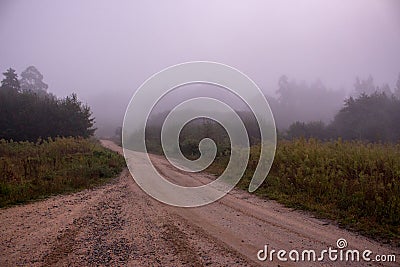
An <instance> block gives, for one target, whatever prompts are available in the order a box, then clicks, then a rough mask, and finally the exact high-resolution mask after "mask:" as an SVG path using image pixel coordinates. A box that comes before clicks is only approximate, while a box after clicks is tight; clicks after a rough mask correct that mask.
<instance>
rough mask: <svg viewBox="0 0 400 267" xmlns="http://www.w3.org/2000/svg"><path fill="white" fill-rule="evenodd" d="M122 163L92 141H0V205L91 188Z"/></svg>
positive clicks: (108, 176) (100, 182)
mask: <svg viewBox="0 0 400 267" xmlns="http://www.w3.org/2000/svg"><path fill="white" fill-rule="evenodd" d="M124 166H125V161H124V159H123V157H122V156H121V155H119V154H117V153H115V152H113V151H110V150H108V149H105V148H104V147H102V146H101V145H100V144H99V143H98V142H97V141H95V140H89V139H80V138H56V139H54V140H53V139H48V140H39V141H38V142H36V143H32V142H13V141H5V140H0V207H5V206H9V205H14V204H19V203H25V202H27V201H31V200H36V199H40V198H44V197H48V196H50V195H55V194H60V193H69V192H75V191H78V190H82V189H85V188H92V187H94V186H98V185H101V184H104V183H105V182H107V181H109V180H110V179H111V178H113V177H115V176H116V175H117V174H119V173H120V172H121V171H122V169H123V167H124Z"/></svg>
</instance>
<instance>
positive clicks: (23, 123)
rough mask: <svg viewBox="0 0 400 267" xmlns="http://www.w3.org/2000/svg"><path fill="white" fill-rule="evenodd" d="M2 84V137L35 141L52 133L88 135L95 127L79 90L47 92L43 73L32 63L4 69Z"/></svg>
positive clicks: (0, 116) (0, 124) (67, 135)
mask: <svg viewBox="0 0 400 267" xmlns="http://www.w3.org/2000/svg"><path fill="white" fill-rule="evenodd" d="M3 75H4V78H3V79H2V81H1V87H0V139H5V140H11V139H12V140H14V141H36V140H37V139H39V138H42V139H46V138H49V137H52V138H54V137H78V136H79V137H89V136H92V135H93V133H94V131H95V128H93V125H94V118H93V117H92V113H91V110H90V108H89V106H87V105H85V104H83V103H82V102H80V101H79V100H78V97H77V95H76V94H72V95H70V96H67V97H66V98H63V99H61V98H57V97H55V96H54V95H53V94H50V93H48V92H47V88H48V85H47V84H46V83H44V82H43V75H42V74H41V73H40V72H39V71H38V70H37V69H36V68H35V67H34V66H30V67H28V68H27V69H26V70H24V71H23V72H22V73H21V78H20V79H19V78H18V74H17V73H16V72H15V70H14V69H12V68H9V69H8V70H7V71H6V72H4V73H3Z"/></svg>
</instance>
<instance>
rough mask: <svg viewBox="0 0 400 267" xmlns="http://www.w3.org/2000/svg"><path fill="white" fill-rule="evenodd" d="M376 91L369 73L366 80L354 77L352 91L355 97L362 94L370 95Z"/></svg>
mask: <svg viewBox="0 0 400 267" xmlns="http://www.w3.org/2000/svg"><path fill="white" fill-rule="evenodd" d="M376 91H377V88H376V86H375V83H374V79H373V78H372V76H371V75H369V76H368V78H367V79H366V80H360V79H359V78H358V77H357V78H356V82H355V83H354V93H355V96H356V97H358V96H360V95H362V94H366V95H371V94H373V93H375V92H376Z"/></svg>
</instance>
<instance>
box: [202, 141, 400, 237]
mask: <svg viewBox="0 0 400 267" xmlns="http://www.w3.org/2000/svg"><path fill="white" fill-rule="evenodd" d="M258 150H259V148H257V147H253V148H252V155H251V159H250V164H249V166H248V168H247V171H246V174H245V177H244V178H243V179H242V180H241V181H240V183H239V184H238V186H239V187H240V188H243V189H247V188H248V185H249V182H250V179H251V177H252V173H253V171H254V169H255V166H256V164H257V151H258ZM226 161H227V159H224V158H222V159H219V164H218V162H217V164H213V165H212V166H211V167H210V168H209V169H208V171H209V172H211V173H214V174H215V173H216V174H218V173H220V172H221V171H222V170H223V168H224V166H225V164H226ZM255 193H256V194H257V195H259V196H262V197H266V198H270V199H275V200H277V201H278V202H281V203H283V204H285V205H287V206H289V207H293V208H298V209H303V210H308V211H312V212H314V213H316V214H317V215H319V216H321V217H324V218H330V219H334V220H336V221H337V222H338V223H339V224H341V225H342V226H344V227H348V228H351V229H353V230H357V231H360V232H362V233H363V234H365V235H368V236H372V237H374V238H378V239H379V238H382V239H384V240H388V241H391V242H394V243H396V244H398V245H400V243H399V241H400V145H390V144H366V143H363V142H356V141H352V142H347V141H346V142H344V141H340V140H339V141H330V142H322V141H317V140H314V139H310V140H305V139H299V140H294V141H279V143H278V146H277V151H276V156H275V160H274V163H273V166H272V168H271V171H270V173H269V175H268V177H267V179H266V180H265V182H264V183H263V184H262V186H261V187H260V188H259V189H258V190H257V191H256V192H255Z"/></svg>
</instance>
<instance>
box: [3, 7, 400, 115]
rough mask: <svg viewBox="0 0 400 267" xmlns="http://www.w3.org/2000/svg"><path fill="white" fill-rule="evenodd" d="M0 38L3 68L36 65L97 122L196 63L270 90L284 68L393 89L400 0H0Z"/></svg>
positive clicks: (336, 84) (399, 62) (399, 49)
mask: <svg viewBox="0 0 400 267" xmlns="http://www.w3.org/2000/svg"><path fill="white" fill-rule="evenodd" d="M0 43H1V49H0V70H1V71H4V70H5V69H6V68H8V67H13V68H15V69H17V71H18V73H20V72H21V71H22V70H23V69H25V68H26V67H27V66H29V65H35V66H36V67H37V68H38V69H39V70H40V71H41V72H42V73H43V75H44V76H45V82H47V83H48V84H49V91H50V92H52V93H54V94H56V95H58V96H65V95H68V94H70V93H71V92H72V91H74V92H77V93H78V96H79V97H80V98H81V99H83V100H84V101H85V102H88V103H89V104H90V105H91V106H92V107H93V110H94V112H95V115H96V117H97V118H98V121H102V120H106V119H111V118H115V119H116V120H118V121H120V120H121V118H120V116H121V114H122V113H123V111H124V110H125V107H126V105H127V103H128V101H129V98H130V96H131V95H132V93H133V91H134V90H135V89H136V88H137V87H138V86H139V85H140V84H141V83H142V82H143V81H144V80H145V79H146V78H148V77H149V76H150V75H152V74H153V73H155V72H158V71H160V70H161V69H162V68H165V67H167V66H170V65H173V64H177V63H181V62H185V61H191V60H210V61H218V62H221V63H225V64H228V65H232V66H234V67H236V68H238V69H239V70H241V71H243V72H245V73H246V74H247V75H249V76H250V77H251V78H252V79H253V80H254V81H255V82H256V83H257V84H258V85H259V86H260V87H262V89H263V90H264V91H266V92H267V93H271V94H272V93H273V92H274V91H275V90H276V89H277V88H276V87H277V86H276V85H277V80H278V78H279V76H280V75H282V74H286V75H288V76H289V77H291V78H296V79H297V80H307V81H313V80H315V79H317V78H319V79H321V80H322V81H323V82H324V83H325V84H326V85H327V86H328V87H331V88H334V89H336V88H340V87H344V88H346V89H347V90H350V89H351V87H352V84H353V82H354V78H355V76H357V75H359V76H360V77H366V76H368V75H369V74H372V75H373V77H374V79H375V81H376V83H377V84H381V83H383V82H388V83H389V84H390V85H391V86H393V85H394V83H395V81H396V79H397V75H398V73H399V72H400V1H397V0H387V1H386V0H352V1H348V0H338V1H333V0H332V1H320V0H313V1H311V0H309V1H308V0H307V1H298V0H293V1H289V0H287V1H285V0H276V1H268V0H259V1H251V0H250V1H232V0H223V1H218V0H202V1H191V0H181V1H177V0H171V1H149V0H143V1H137V0H136V1H128V0H127V1H99V0H91V1H81V0H68V1H55V0H38V1H20V0H1V1H0ZM111 111H112V112H111ZM116 115H118V116H116Z"/></svg>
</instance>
